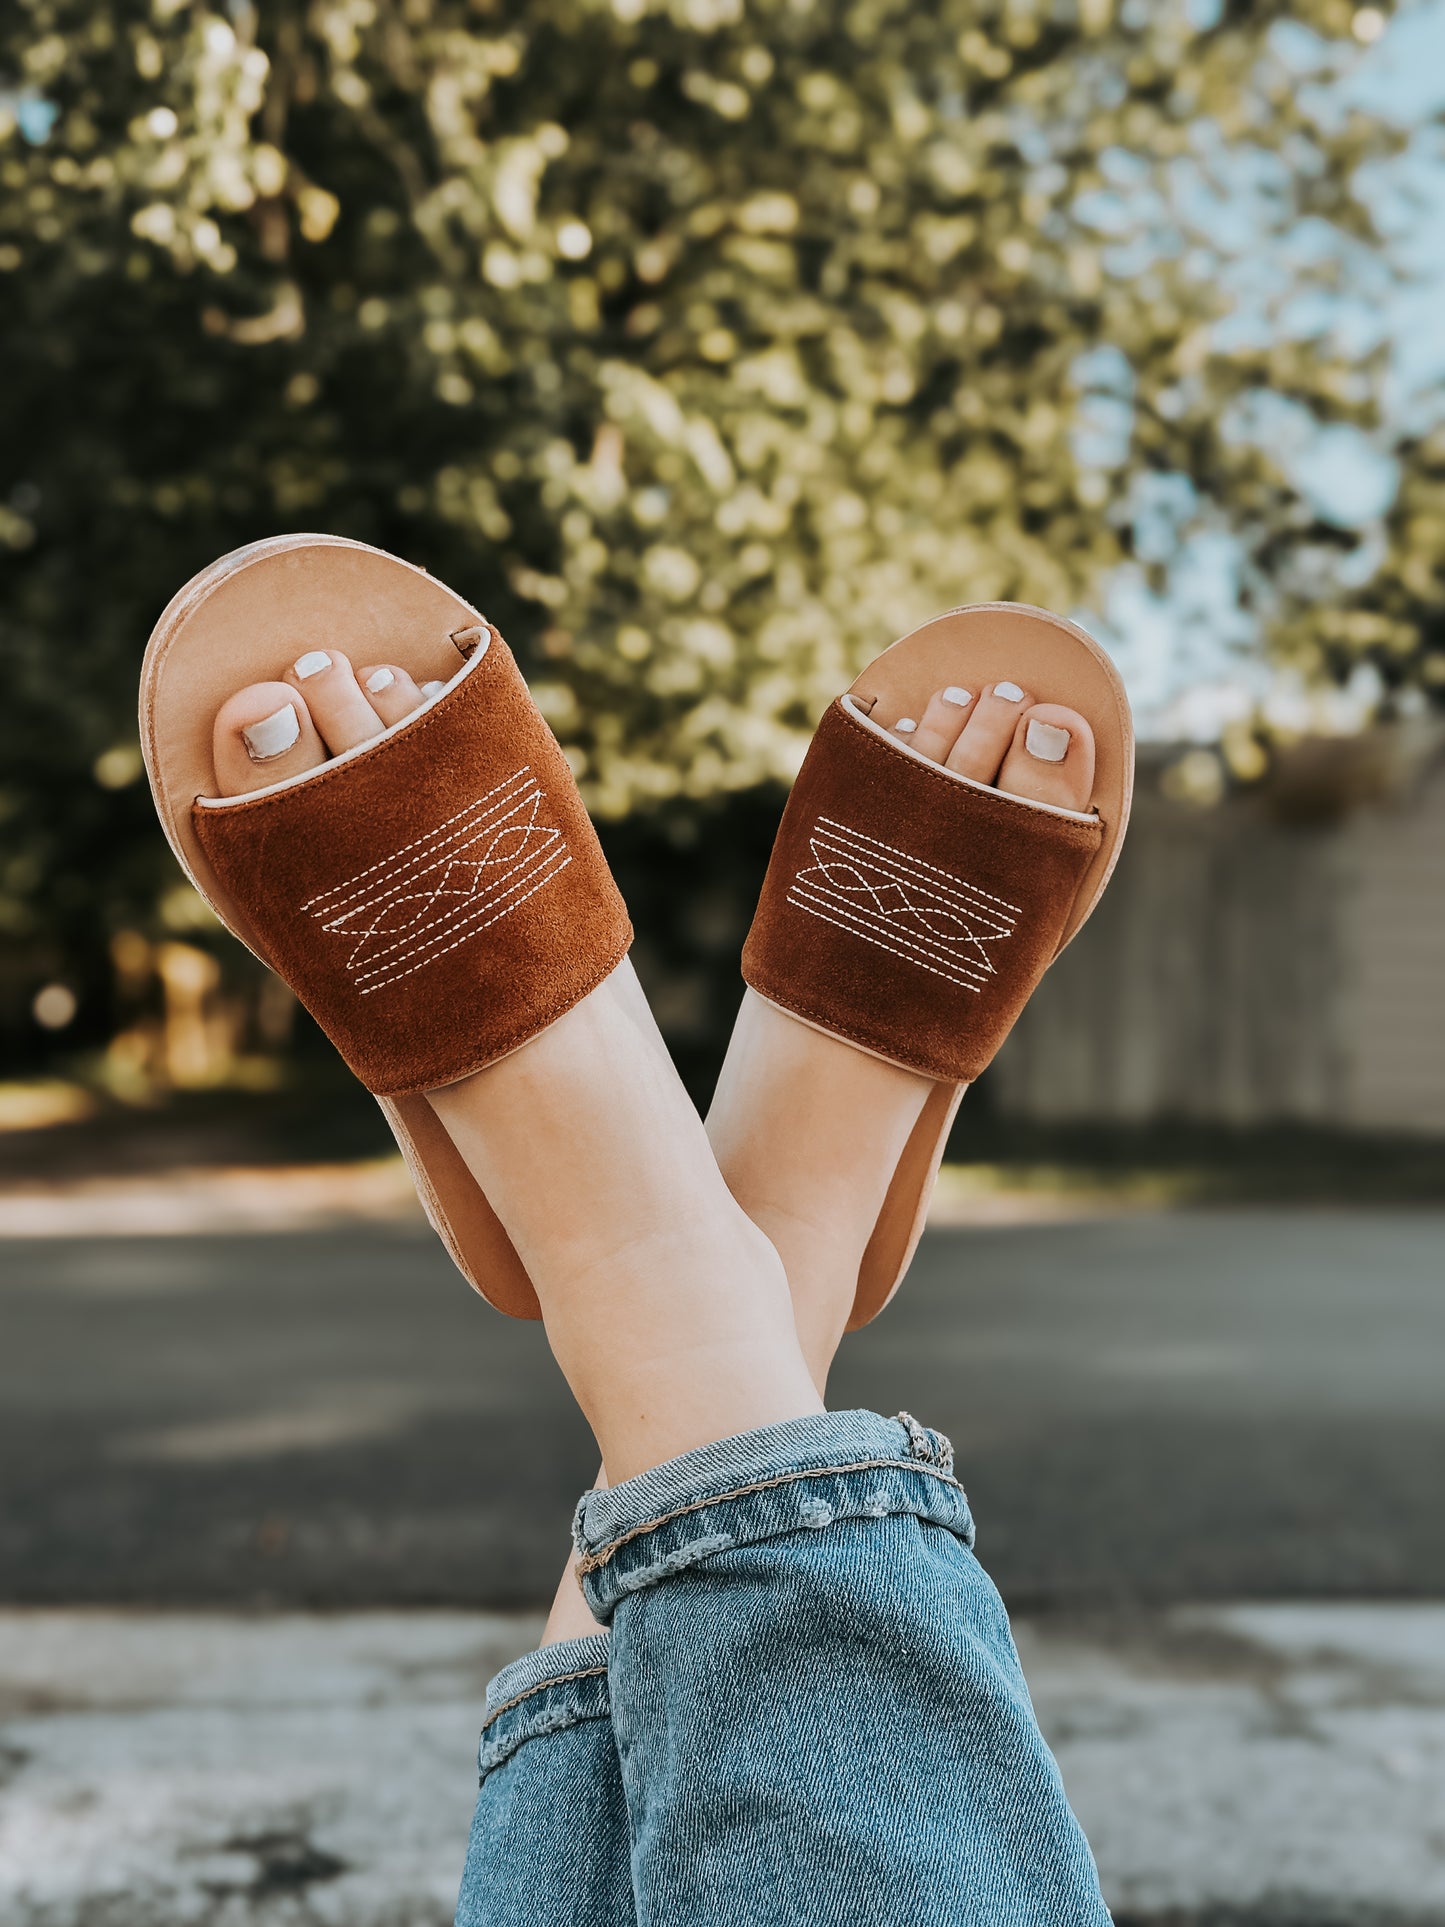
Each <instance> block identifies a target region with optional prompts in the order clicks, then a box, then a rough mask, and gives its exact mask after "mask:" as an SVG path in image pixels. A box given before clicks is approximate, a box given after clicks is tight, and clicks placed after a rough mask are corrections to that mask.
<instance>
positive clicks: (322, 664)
mask: <svg viewBox="0 0 1445 1927" xmlns="http://www.w3.org/2000/svg"><path fill="white" fill-rule="evenodd" d="M286 681H287V682H288V683H290V684H291V685H292V687H293V688H295V689H299V690H300V691H301V693H302V694H303V695H304V696H305V698H306V707H307V708H308V709H309V710H310V711H311V720H312V721H313V722H314V723H315V725H316V727H317V729H318V730H319V731H320V732H321V740H322V742H324V743H325V745H326V748H327V750H328V752H329V753H330V754H331V755H332V756H339V755H340V754H341V752H342V750H344V749H355V748H356V746H357V744H358V743H365V742H369V741H370V739H371V738H372V737H373V736H377V735H380V733H381V731H382V729H383V727H384V725H383V723H382V721H381V718H380V716H379V715H378V713H377V711H376V710H374V709H373V708H372V706H371V704H370V702H369V701H368V700H367V698H366V696H365V695H364V694H363V692H362V688H361V684H360V683H359V682H358V681H357V680H356V671H355V670H354V669H353V668H352V666H351V662H350V659H349V658H348V657H346V656H344V655H343V654H342V653H341V651H340V650H339V649H307V650H305V651H304V652H303V653H302V654H301V655H299V656H298V657H297V658H296V660H295V662H293V663H292V665H291V667H290V668H289V669H288V670H287V671H286Z"/></svg>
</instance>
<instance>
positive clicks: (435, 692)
mask: <svg viewBox="0 0 1445 1927" xmlns="http://www.w3.org/2000/svg"><path fill="white" fill-rule="evenodd" d="M445 688H446V684H445V683H444V682H441V681H436V682H424V683H423V684H422V686H421V693H422V694H423V696H440V694H441V693H442V691H443V690H444V689H445Z"/></svg>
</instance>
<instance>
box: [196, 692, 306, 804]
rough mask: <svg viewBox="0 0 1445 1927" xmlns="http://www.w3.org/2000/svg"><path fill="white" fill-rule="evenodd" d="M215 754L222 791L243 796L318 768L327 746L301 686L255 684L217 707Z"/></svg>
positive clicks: (217, 782)
mask: <svg viewBox="0 0 1445 1927" xmlns="http://www.w3.org/2000/svg"><path fill="white" fill-rule="evenodd" d="M211 754H212V760H213V762H214V763H215V766H216V786H217V788H218V789H219V790H220V793H221V795H222V796H244V795H245V794H246V792H247V791H248V790H259V789H264V788H265V787H266V785H267V784H268V783H279V782H281V781H282V780H283V779H284V778H285V777H288V776H299V775H301V773H302V772H303V771H304V770H308V769H315V768H316V767H317V766H318V765H319V764H321V763H324V762H325V761H326V745H325V743H323V742H322V740H321V737H320V735H319V734H318V733H317V729H316V725H315V723H313V722H312V720H311V713H310V711H309V710H308V709H307V707H306V704H305V701H304V700H303V699H302V697H301V695H300V694H299V692H298V691H297V690H295V689H292V688H291V687H290V686H289V685H288V684H286V683H284V682H257V683H252V684H251V685H250V686H249V687H248V688H246V689H238V690H237V692H236V694H235V695H234V696H231V697H230V698H228V700H227V701H225V702H224V703H222V705H221V707H220V708H219V709H218V710H217V712H216V722H215V729H214V732H213V735H212V749H211Z"/></svg>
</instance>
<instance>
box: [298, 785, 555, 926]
mask: <svg viewBox="0 0 1445 1927" xmlns="http://www.w3.org/2000/svg"><path fill="white" fill-rule="evenodd" d="M529 768H530V765H529V764H527V763H523V765H522V767H521V768H520V769H514V770H513V771H512V773H511V775H510V776H508V777H504V778H503V780H502V781H501V782H500V783H493V785H492V787H491V788H490V789H489V790H487V791H486V792H485V794H484V795H482V796H479V797H477V798H476V799H475V801H473V802H471V803H464V804H463V805H462V807H461V809H459V810H457V811H456V812H455V813H454V814H453V815H451V816H449V817H448V818H447V819H446V821H445V823H439V824H438V825H437V827H436V828H435V829H434V830H428V831H427V833H426V835H425V836H416V837H413V838H412V840H411V842H410V843H403V844H402V846H401V848H400V849H399V850H393V851H392V853H391V855H390V856H384V857H382V858H381V860H380V861H379V862H377V863H371V864H368V865H367V867H366V868H365V869H364V870H358V871H357V873H356V875H355V876H354V877H348V878H347V879H346V881H345V883H338V884H336V885H335V886H334V887H333V888H332V889H330V890H323V891H322V892H321V894H320V896H315V897H312V898H310V899H309V901H307V902H306V903H303V904H302V906H301V908H302V909H303V910H313V909H314V907H315V906H316V905H317V904H322V903H330V902H331V900H332V898H333V897H337V896H339V895H340V892H341V891H343V890H349V891H351V896H360V895H361V892H360V891H359V890H353V889H352V885H353V884H357V883H364V882H365V880H366V879H367V877H369V876H375V874H376V872H377V871H378V870H385V869H388V868H390V867H391V865H392V864H394V863H396V862H398V861H399V860H400V859H401V858H402V857H404V856H405V855H406V853H407V851H408V850H415V849H416V848H417V847H418V846H419V845H421V844H423V843H430V842H432V841H433V840H434V839H435V838H436V837H439V836H440V835H441V833H442V831H443V830H447V829H451V826H452V824H453V823H455V822H456V821H457V818H458V817H462V816H466V815H468V814H469V813H470V812H471V811H473V810H475V809H479V808H480V807H481V805H482V804H483V803H485V802H487V801H489V800H490V798H492V797H493V796H495V795H496V794H497V792H498V790H505V789H510V788H511V787H512V786H513V785H514V784H515V783H518V782H520V781H521V779H522V777H524V776H525V775H526V774H527V771H528V769H529ZM500 807H501V804H500V803H496V804H494V805H493V813H495V811H496V810H497V809H499V808H500ZM460 834H461V832H460V831H455V830H454V831H453V832H452V835H451V837H449V838H448V839H447V840H448V842H453V841H455V839H456V837H457V836H458V835H460ZM350 901H351V897H349V896H348V897H341V903H349V902H350ZM336 907H337V908H338V909H339V908H340V904H338V905H337V906H336Z"/></svg>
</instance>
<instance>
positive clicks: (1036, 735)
mask: <svg viewBox="0 0 1445 1927" xmlns="http://www.w3.org/2000/svg"><path fill="white" fill-rule="evenodd" d="M1072 741H1073V738H1072V737H1071V736H1070V735H1069V732H1068V730H1066V729H1055V727H1054V725H1053V724H1052V723H1041V722H1040V721H1039V720H1038V718H1037V717H1034V718H1032V719H1031V720H1030V722H1029V726H1028V728H1027V729H1026V730H1025V731H1024V747H1025V748H1026V749H1027V750H1028V753H1029V755H1030V756H1036V757H1037V758H1038V759H1039V761H1040V762H1041V763H1062V762H1063V760H1064V758H1065V757H1066V756H1067V755H1068V753H1069V744H1070V743H1071V742H1072Z"/></svg>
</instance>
